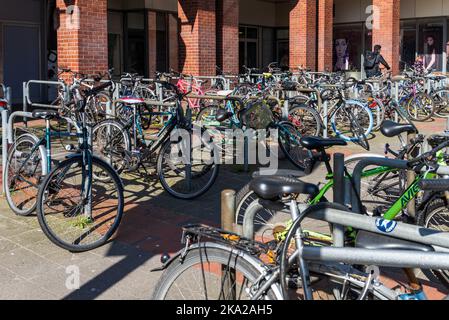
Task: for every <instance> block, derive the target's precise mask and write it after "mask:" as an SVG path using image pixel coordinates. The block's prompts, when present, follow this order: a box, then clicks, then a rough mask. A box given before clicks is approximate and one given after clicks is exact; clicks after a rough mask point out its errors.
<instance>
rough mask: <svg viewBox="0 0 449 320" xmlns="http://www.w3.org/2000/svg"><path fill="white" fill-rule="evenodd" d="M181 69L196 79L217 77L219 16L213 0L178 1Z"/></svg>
mask: <svg viewBox="0 0 449 320" xmlns="http://www.w3.org/2000/svg"><path fill="white" fill-rule="evenodd" d="M178 17H179V19H180V28H181V30H180V35H179V68H180V71H181V72H184V73H187V74H194V75H213V74H215V73H216V71H215V66H216V64H217V59H216V58H217V56H216V40H217V39H216V38H217V36H216V16H215V1H213V0H178Z"/></svg>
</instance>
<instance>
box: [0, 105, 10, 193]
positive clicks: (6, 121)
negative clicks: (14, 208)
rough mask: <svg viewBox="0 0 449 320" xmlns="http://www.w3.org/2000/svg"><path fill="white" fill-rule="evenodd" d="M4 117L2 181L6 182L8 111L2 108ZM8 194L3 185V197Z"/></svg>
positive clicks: (0, 109)
mask: <svg viewBox="0 0 449 320" xmlns="http://www.w3.org/2000/svg"><path fill="white" fill-rule="evenodd" d="M0 111H1V117H2V179H3V180H2V181H5V173H6V171H5V167H6V162H7V161H8V114H9V111H8V109H4V108H0ZM5 192H6V190H5V184H4V183H2V195H4V194H5Z"/></svg>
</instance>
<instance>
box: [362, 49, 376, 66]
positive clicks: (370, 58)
mask: <svg viewBox="0 0 449 320" xmlns="http://www.w3.org/2000/svg"><path fill="white" fill-rule="evenodd" d="M376 63H377V54H375V53H374V52H372V51H367V52H366V54H365V63H364V67H365V69H373V68H374V67H375V66H376Z"/></svg>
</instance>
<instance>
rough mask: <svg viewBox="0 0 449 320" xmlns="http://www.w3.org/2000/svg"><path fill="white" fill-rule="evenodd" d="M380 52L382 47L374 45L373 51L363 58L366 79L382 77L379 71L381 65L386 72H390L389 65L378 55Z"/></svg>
mask: <svg viewBox="0 0 449 320" xmlns="http://www.w3.org/2000/svg"><path fill="white" fill-rule="evenodd" d="M381 50H382V47H381V46H380V45H375V46H374V51H373V52H368V53H367V54H366V56H365V72H366V76H367V77H368V78H372V77H378V76H381V75H382V72H381V71H380V65H381V64H382V65H383V66H384V67H385V68H387V70H391V68H390V65H389V64H388V62H387V61H385V59H384V57H383V56H382V54H381V53H380V51H381Z"/></svg>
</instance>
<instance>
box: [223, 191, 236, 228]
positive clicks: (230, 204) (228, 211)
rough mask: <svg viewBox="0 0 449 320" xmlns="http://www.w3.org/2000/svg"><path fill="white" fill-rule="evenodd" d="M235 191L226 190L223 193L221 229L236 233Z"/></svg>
mask: <svg viewBox="0 0 449 320" xmlns="http://www.w3.org/2000/svg"><path fill="white" fill-rule="evenodd" d="M235 205H236V203H235V191H234V190H224V191H223V192H222V193H221V228H222V229H223V230H226V231H232V232H234V216H235Z"/></svg>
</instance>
